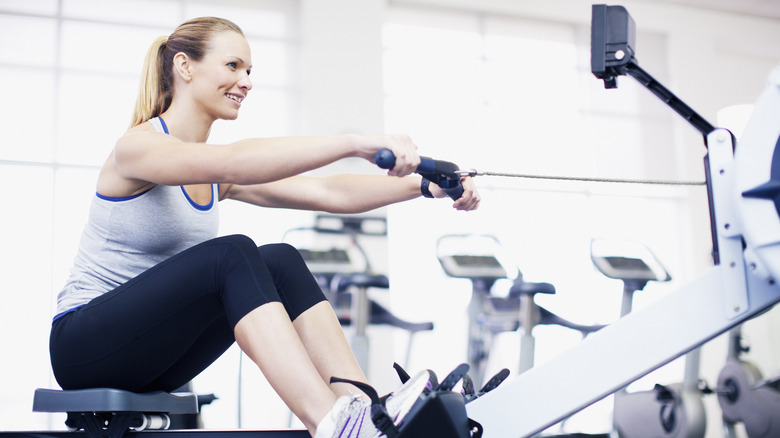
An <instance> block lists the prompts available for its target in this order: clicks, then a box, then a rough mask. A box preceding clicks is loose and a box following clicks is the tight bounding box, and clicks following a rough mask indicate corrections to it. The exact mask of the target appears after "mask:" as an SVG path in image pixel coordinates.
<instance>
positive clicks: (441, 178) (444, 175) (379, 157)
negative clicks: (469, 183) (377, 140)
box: [374, 149, 463, 200]
mask: <svg viewBox="0 0 780 438" xmlns="http://www.w3.org/2000/svg"><path fill="white" fill-rule="evenodd" d="M374 163H376V165H377V166H379V167H381V168H382V169H388V170H389V169H392V168H393V166H395V155H393V152H392V151H391V150H390V149H382V150H380V151H379V152H377V153H376V155H374ZM457 171H458V166H456V165H455V164H453V163H450V162H449V161H442V160H434V159H432V158H428V157H420V165H419V166H417V170H415V172H416V173H419V174H420V175H422V176H423V177H424V178H427V179H429V180H430V181H431V182H433V183H435V184H436V185H438V186H439V188H441V189H442V190H443V191H444V193H446V194H447V196H449V197H450V198H452V200H458V199H460V197H461V196H463V185H462V184H461V183H460V175H458V174H457V173H455V172H457Z"/></svg>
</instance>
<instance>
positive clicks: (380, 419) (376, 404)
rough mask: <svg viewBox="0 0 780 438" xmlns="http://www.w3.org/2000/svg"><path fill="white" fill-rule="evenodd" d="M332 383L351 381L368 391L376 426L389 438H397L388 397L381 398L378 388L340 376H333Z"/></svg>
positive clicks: (372, 416) (373, 420) (396, 429)
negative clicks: (389, 410) (388, 410)
mask: <svg viewBox="0 0 780 438" xmlns="http://www.w3.org/2000/svg"><path fill="white" fill-rule="evenodd" d="M330 383H349V384H351V385H354V386H357V387H358V389H360V390H361V391H363V392H364V393H366V395H367V396H368V397H369V398H370V399H371V421H372V422H374V426H376V428H377V429H378V430H379V431H380V432H382V433H383V434H385V435H387V438H395V437H396V436H398V427H397V426H396V425H395V423H393V419H392V418H390V413H389V412H387V407H385V400H386V398H382V399H380V398H379V394H377V392H376V389H374V388H373V387H372V386H371V385H369V384H367V383H363V382H358V381H356V380H349V379H341V378H339V377H331V378H330Z"/></svg>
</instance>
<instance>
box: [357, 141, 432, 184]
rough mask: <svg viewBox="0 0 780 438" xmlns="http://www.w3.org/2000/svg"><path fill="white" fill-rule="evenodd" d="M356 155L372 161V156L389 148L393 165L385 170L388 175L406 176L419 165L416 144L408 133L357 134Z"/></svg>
mask: <svg viewBox="0 0 780 438" xmlns="http://www.w3.org/2000/svg"><path fill="white" fill-rule="evenodd" d="M355 141H356V142H357V148H358V156H360V157H361V158H363V159H366V160H368V161H370V162H371V163H373V162H374V156H375V155H376V153H377V152H379V151H380V150H382V149H389V150H390V151H391V152H392V153H393V155H395V165H394V166H393V168H392V169H389V170H388V171H387V174H388V175H389V176H406V175H409V174H411V173H413V172H414V171H415V170H417V166H419V165H420V156H419V155H418V154H417V145H416V144H414V142H413V141H412V139H411V138H410V137H409V136H408V135H404V134H395V135H358V136H355Z"/></svg>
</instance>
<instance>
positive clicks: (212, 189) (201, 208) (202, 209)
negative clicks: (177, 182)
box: [179, 185, 214, 211]
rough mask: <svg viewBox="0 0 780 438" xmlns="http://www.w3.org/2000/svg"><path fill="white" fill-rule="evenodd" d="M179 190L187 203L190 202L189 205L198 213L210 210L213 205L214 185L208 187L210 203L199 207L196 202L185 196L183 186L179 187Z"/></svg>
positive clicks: (185, 192)
mask: <svg viewBox="0 0 780 438" xmlns="http://www.w3.org/2000/svg"><path fill="white" fill-rule="evenodd" d="M179 188H180V189H181V192H182V193H184V197H185V198H187V201H189V202H190V205H191V206H193V207H195V208H196V209H198V210H200V211H209V210H211V207H212V206H213V205H214V185H211V186H210V190H211V201H209V203H208V204H206V205H200V204H198V203H197V202H195V201H193V200H192V198H190V195H188V194H187V191H186V190H184V186H179Z"/></svg>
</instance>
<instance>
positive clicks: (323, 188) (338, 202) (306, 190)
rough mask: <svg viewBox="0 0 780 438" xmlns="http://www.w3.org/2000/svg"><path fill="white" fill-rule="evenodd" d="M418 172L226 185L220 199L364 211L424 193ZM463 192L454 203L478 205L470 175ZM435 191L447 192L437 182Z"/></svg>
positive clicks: (331, 210) (456, 205)
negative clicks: (391, 175)
mask: <svg viewBox="0 0 780 438" xmlns="http://www.w3.org/2000/svg"><path fill="white" fill-rule="evenodd" d="M420 181H421V178H420V176H419V175H412V176H407V177H403V178H397V177H388V176H381V175H334V176H328V177H319V178H315V177H308V176H295V177H291V178H286V179H284V180H281V181H275V182H272V183H268V184H257V185H248V186H244V185H237V184H233V185H230V186H226V187H225V189H224V191H223V193H222V195H221V199H227V198H229V199H235V200H239V201H243V202H248V203H250V204H254V205H259V206H264V207H276V208H292V209H298V210H314V211H324V212H328V213H338V214H348V213H363V212H366V211H370V210H373V209H376V208H379V207H384V206H386V205H390V204H394V203H397V202H403V201H408V200H410V199H414V198H417V197H419V196H420V195H421V192H420ZM463 188H464V192H463V196H461V197H460V199H458V200H457V201H455V203H454V204H453V207H454V208H456V209H458V210H474V209H476V208H477V207H478V206H479V200H480V197H479V194H478V193H477V191H476V189H475V188H474V184H473V181H472V180H471V178H464V179H463ZM430 190H431V192H432V194H433V195H434V196H435V197H437V198H443V197H445V196H446V194H445V193H444V192H443V191H442V190H441V189H440V188H439V187H438V186H436V185H435V184H431V185H430Z"/></svg>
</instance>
